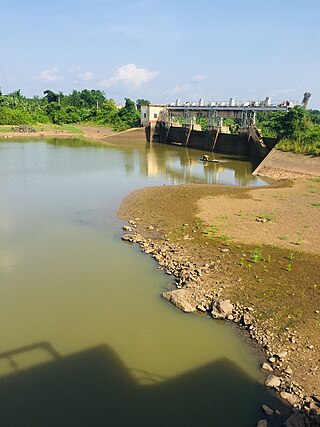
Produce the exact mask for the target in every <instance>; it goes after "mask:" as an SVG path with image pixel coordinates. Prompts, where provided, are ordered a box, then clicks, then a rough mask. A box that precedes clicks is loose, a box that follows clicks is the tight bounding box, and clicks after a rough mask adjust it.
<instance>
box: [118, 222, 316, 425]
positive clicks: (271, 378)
mask: <svg viewBox="0 0 320 427" xmlns="http://www.w3.org/2000/svg"><path fill="white" fill-rule="evenodd" d="M123 231H124V232H125V234H124V235H123V236H122V240H123V241H125V242H128V243H136V244H138V245H139V246H140V248H141V251H142V252H144V253H146V254H149V255H151V256H152V257H153V258H154V259H155V261H156V262H157V263H158V265H159V267H158V268H160V269H162V270H163V271H164V272H165V273H166V274H168V275H171V276H172V277H173V283H172V290H169V291H167V292H164V293H163V294H162V296H163V298H165V299H166V300H168V301H170V302H171V303H172V304H174V305H175V306H177V307H178V308H179V309H181V310H182V311H184V312H188V313H190V312H194V313H196V312H198V313H206V314H208V315H209V314H210V315H211V317H212V318H214V319H219V320H226V321H230V322H233V323H235V324H237V325H238V326H239V327H240V328H242V329H243V330H246V331H247V332H248V334H249V335H250V337H251V338H252V339H253V340H254V342H255V343H257V344H258V345H259V346H261V347H262V348H263V350H264V352H265V354H266V357H267V360H266V361H265V363H263V365H262V367H261V369H262V370H263V371H264V372H266V373H269V374H268V375H267V377H266V380H265V385H266V386H267V387H270V388H272V389H273V390H275V392H277V393H278V395H279V396H280V397H281V399H283V400H285V401H286V402H287V403H288V404H290V405H291V406H292V415H291V416H290V418H289V419H288V420H287V421H286V423H285V424H284V425H285V426H287V427H290V426H291V427H293V426H298V427H299V426H314V427H316V426H320V400H319V398H318V397H317V396H316V395H311V396H308V395H307V393H306V392H305V390H304V389H303V387H302V386H301V385H299V384H298V383H297V382H296V381H295V380H294V379H293V377H292V373H293V371H292V369H291V367H290V365H289V364H288V361H287V355H288V350H287V349H286V348H284V349H280V350H279V349H278V348H276V347H275V346H273V344H272V340H271V339H270V338H272V332H271V331H267V330H265V329H263V328H260V326H259V321H258V319H257V318H256V316H255V309H254V307H253V306H252V305H250V306H242V305H241V304H239V303H238V302H237V301H230V300H229V299H224V291H225V289H226V285H224V284H223V283H222V282H220V281H215V282H214V283H215V286H214V287H212V281H214V277H215V272H217V271H218V270H219V269H220V267H221V265H220V264H221V261H220V260H219V259H218V260H216V261H211V262H208V263H205V264H199V263H196V262H194V261H193V260H192V261H191V260H190V257H189V256H188V254H187V253H186V251H185V250H184V249H183V247H181V246H178V245H176V244H174V243H172V242H171V241H170V238H169V237H168V236H164V237H162V236H159V234H158V230H155V228H154V226H153V225H149V226H147V227H146V228H145V229H144V230H143V226H141V227H140V218H135V219H134V220H132V219H130V220H128V225H125V226H124V227H123ZM220 251H221V253H222V254H227V253H228V252H229V249H228V248H222V249H220ZM289 338H290V337H289ZM295 339H296V338H295V334H294V333H293V334H292V335H291V342H294V341H295ZM262 409H263V411H264V413H265V414H266V416H267V417H266V419H265V420H260V421H259V423H258V424H257V425H258V426H259V427H263V426H267V419H268V418H270V417H273V416H274V415H275V413H274V410H273V409H272V408H270V407H268V406H267V405H263V407H262Z"/></svg>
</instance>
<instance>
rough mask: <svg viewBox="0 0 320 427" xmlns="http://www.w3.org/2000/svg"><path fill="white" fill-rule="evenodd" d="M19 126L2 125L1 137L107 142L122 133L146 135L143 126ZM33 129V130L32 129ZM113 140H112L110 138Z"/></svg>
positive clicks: (0, 127) (0, 128)
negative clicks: (117, 127)
mask: <svg viewBox="0 0 320 427" xmlns="http://www.w3.org/2000/svg"><path fill="white" fill-rule="evenodd" d="M17 128H19V126H0V138H5V139H12V138H31V137H32V138H74V137H78V138H86V139H91V140H97V141H100V142H101V143H104V142H107V140H108V139H109V138H110V137H115V138H116V139H117V137H118V136H120V135H121V137H123V135H124V134H125V135H128V136H129V135H131V134H132V135H133V134H134V133H136V132H138V133H139V134H141V135H142V136H144V129H143V128H132V129H128V130H125V131H122V132H115V131H113V130H112V129H111V128H109V127H106V126H88V125H78V124H75V125H63V126H59V125H37V126H32V127H29V126H26V127H25V128H24V127H21V129H23V130H21V131H17V130H14V129H17ZM31 129H33V131H31ZM110 141H111V140H110Z"/></svg>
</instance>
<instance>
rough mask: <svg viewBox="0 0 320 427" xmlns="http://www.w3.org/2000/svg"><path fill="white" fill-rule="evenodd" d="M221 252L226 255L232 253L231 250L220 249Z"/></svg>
mask: <svg viewBox="0 0 320 427" xmlns="http://www.w3.org/2000/svg"><path fill="white" fill-rule="evenodd" d="M220 252H223V253H225V254H227V253H228V252H230V249H227V248H226V249H220Z"/></svg>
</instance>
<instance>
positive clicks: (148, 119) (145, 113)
mask: <svg viewBox="0 0 320 427" xmlns="http://www.w3.org/2000/svg"><path fill="white" fill-rule="evenodd" d="M163 107H164V106H163V105H161V104H149V105H141V117H140V123H141V126H143V127H147V126H149V125H150V123H155V122H157V121H158V120H159V118H160V117H162V113H163Z"/></svg>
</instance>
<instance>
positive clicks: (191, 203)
mask: <svg viewBox="0 0 320 427" xmlns="http://www.w3.org/2000/svg"><path fill="white" fill-rule="evenodd" d="M319 202H320V180H319V179H317V178H309V179H308V178H303V179H299V180H294V181H279V182H275V183H274V184H273V185H271V186H270V187H265V188H247V187H246V188H245V187H223V186H208V185H188V186H186V185H181V186H172V187H155V188H146V189H142V190H138V191H136V192H134V193H132V194H131V195H129V196H128V197H127V198H126V199H125V200H124V201H123V203H122V205H121V208H120V210H119V216H120V217H121V218H122V219H126V220H131V222H132V221H133V227H132V224H131V225H129V227H130V228H129V229H128V230H127V231H128V234H129V236H128V237H126V239H127V240H128V241H130V240H131V241H137V243H139V244H140V246H141V248H142V250H143V251H144V252H147V253H150V254H151V255H152V256H153V257H154V258H155V260H156V261H157V262H158V263H159V265H160V267H161V268H163V269H164V270H165V271H166V272H167V273H168V274H171V275H173V282H172V291H171V292H168V293H165V294H164V297H165V298H167V299H169V300H170V301H171V302H173V303H174V304H176V305H177V306H178V307H180V308H182V309H183V310H184V311H188V312H198V313H199V314H202V315H209V314H210V315H212V312H213V316H215V317H218V316H217V312H219V304H220V303H219V301H225V300H230V302H231V304H233V305H232V308H231V311H228V310H227V311H226V312H225V314H226V315H225V316H224V315H222V316H221V317H227V318H228V319H229V321H235V322H237V323H238V324H240V325H241V327H242V328H245V329H247V331H248V332H249V333H250V335H251V337H252V338H253V339H254V340H255V341H256V342H257V343H259V344H260V345H261V346H262V347H263V349H264V350H265V352H266V355H267V357H268V358H269V360H268V366H266V367H267V369H269V370H270V372H271V371H272V374H274V375H276V376H279V378H280V380H279V383H276V385H274V388H275V389H276V390H277V391H279V392H280V391H282V392H285V393H288V394H287V395H286V394H283V396H284V397H286V398H287V399H288V400H289V401H290V402H291V403H294V404H295V405H296V406H297V407H300V408H301V407H305V408H308V409H312V410H313V411H315V412H317V411H318V409H317V408H318V406H317V404H318V403H319V401H318V399H319V398H320V386H319V385H320V371H319V354H320V340H319V333H320V314H319V310H320V282H319V277H320V237H319V236H320V233H319V231H320V229H319V224H320V205H319ZM229 308H230V307H229ZM218 314H219V313H218Z"/></svg>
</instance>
